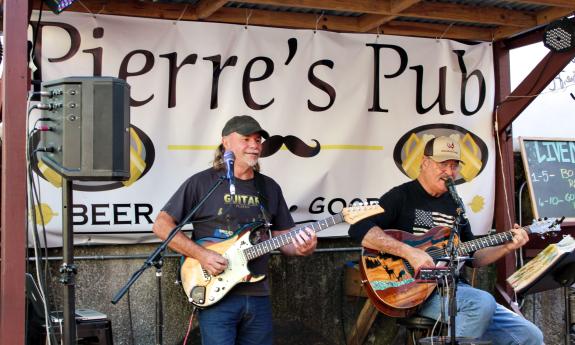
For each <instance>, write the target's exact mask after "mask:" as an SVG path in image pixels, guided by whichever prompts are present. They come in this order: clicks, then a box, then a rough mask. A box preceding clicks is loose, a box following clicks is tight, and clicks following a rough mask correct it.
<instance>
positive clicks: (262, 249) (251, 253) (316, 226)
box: [244, 213, 343, 260]
mask: <svg viewBox="0 0 575 345" xmlns="http://www.w3.org/2000/svg"><path fill="white" fill-rule="evenodd" d="M341 222H343V216H342V214H341V213H338V214H336V215H334V216H331V217H328V218H326V219H323V220H320V221H317V222H315V223H312V224H308V225H306V226H302V227H300V228H297V229H294V230H292V231H290V232H286V233H285V234H282V235H280V236H276V237H273V238H271V239H269V240H267V241H263V242H260V243H258V244H256V245H254V246H252V247H250V248H246V249H244V255H245V256H246V259H248V260H252V259H255V258H257V257H259V256H262V255H264V254H267V253H269V252H271V251H272V250H275V249H278V248H280V247H283V246H285V245H287V244H290V243H292V239H294V238H295V237H296V234H297V233H298V232H300V231H302V230H303V229H305V228H306V227H309V228H311V229H313V230H314V231H315V232H320V231H322V230H324V229H327V228H329V227H330V226H333V225H336V224H339V223H341Z"/></svg>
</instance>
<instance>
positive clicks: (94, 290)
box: [50, 239, 564, 345]
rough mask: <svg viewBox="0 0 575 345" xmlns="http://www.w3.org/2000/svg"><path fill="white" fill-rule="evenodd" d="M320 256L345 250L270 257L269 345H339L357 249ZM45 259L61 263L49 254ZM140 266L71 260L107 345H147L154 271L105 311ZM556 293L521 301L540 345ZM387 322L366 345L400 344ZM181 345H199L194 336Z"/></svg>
mask: <svg viewBox="0 0 575 345" xmlns="http://www.w3.org/2000/svg"><path fill="white" fill-rule="evenodd" d="M320 247H321V248H324V249H325V248H328V247H331V248H348V249H347V250H343V251H341V250H339V251H331V252H330V251H328V252H318V253H316V254H314V255H313V256H311V257H306V258H291V257H284V256H281V255H274V256H273V257H272V260H271V266H272V272H273V273H272V274H271V276H270V279H271V284H272V291H273V311H274V315H275V323H274V324H275V332H276V344H279V345H282V344H291V345H297V344H318V345H319V344H345V341H344V339H345V338H346V335H347V334H349V333H350V332H351V330H352V327H353V325H354V322H355V320H356V317H357V315H358V313H359V311H360V310H361V308H362V307H363V304H364V301H365V300H364V299H363V298H361V297H355V296H346V295H345V293H344V288H343V285H344V274H343V273H344V265H345V263H346V262H348V261H350V260H357V259H358V257H359V251H357V250H354V248H357V246H356V245H355V244H354V243H351V242H350V241H349V240H348V239H322V240H321V241H320ZM154 248H155V245H129V246H127V245H123V246H119V245H118V246H92V247H77V248H76V250H75V255H76V257H81V256H109V255H137V254H145V255H147V254H149V253H150V252H152V251H153V249H154ZM50 254H51V255H54V256H59V255H61V250H59V249H58V250H52V251H51V252H50ZM143 262H144V259H143V258H140V259H113V260H103V259H98V260H80V259H77V260H76V264H77V266H78V274H77V277H76V278H77V279H76V280H77V285H76V308H88V309H94V310H97V311H100V312H102V313H105V314H106V315H108V317H109V319H110V320H111V321H112V328H113V335H114V344H116V345H132V344H137V345H147V344H150V345H151V344H154V340H155V329H154V324H155V304H156V299H157V289H156V278H155V269H154V268H153V267H152V268H150V269H148V270H147V271H146V272H145V273H144V274H143V275H142V276H141V277H140V279H139V280H138V281H137V282H136V283H135V284H134V285H133V286H132V288H131V289H130V292H129V294H127V295H125V296H124V297H123V298H122V299H121V300H120V302H119V303H118V304H116V305H113V304H111V303H110V301H111V299H112V298H113V297H114V296H115V295H116V293H117V292H118V291H119V290H120V288H121V287H122V286H123V285H124V284H125V283H126V282H127V281H128V279H129V278H130V276H131V275H132V273H133V272H135V271H136V270H137V269H138V268H140V267H141V266H142V264H143ZM60 264H61V262H60V261H51V263H50V271H51V283H50V303H51V305H52V306H53V308H54V309H61V308H62V290H63V287H62V285H61V284H60V283H59V282H58V278H59V273H58V268H59V266H60ZM176 276H177V259H176V258H173V257H171V258H167V259H166V262H165V264H164V268H163V277H162V293H163V300H164V304H163V305H164V315H165V316H164V323H165V329H164V342H163V343H164V344H181V342H182V340H183V338H184V336H185V332H186V329H187V327H188V321H189V317H190V313H191V310H192V308H191V305H190V304H189V303H188V302H187V298H186V296H185V295H184V293H183V291H182V289H181V287H180V286H179V285H177V284H175V280H176ZM494 277H495V274H494V268H492V267H491V268H484V269H481V270H480V271H479V273H478V275H477V276H476V285H477V286H479V287H481V288H484V289H487V290H489V289H491V288H492V286H493V283H494ZM562 296H563V295H562V293H560V291H559V290H555V291H550V292H546V293H542V294H537V295H535V297H533V298H530V299H528V300H527V301H526V304H525V310H526V313H525V315H526V317H527V318H529V319H532V320H534V321H535V323H536V324H538V325H539V326H541V327H542V329H543V330H544V333H545V337H546V343H547V344H562V343H563V339H564V332H563V329H564V322H563V321H562V320H563V316H564V299H563V297H562ZM396 333H398V329H397V327H396V326H395V320H394V319H392V318H388V317H385V316H384V315H382V314H379V315H378V316H377V319H376V321H375V324H374V326H373V327H372V328H371V330H370V333H369V334H368V337H367V340H366V343H367V344H382V345H387V344H401V343H403V338H400V337H401V334H402V333H401V332H400V335H399V336H398V337H399V338H398V339H395V342H394V338H395V337H396ZM188 344H200V341H199V338H198V332H197V330H194V331H193V332H192V335H191V340H190V341H189V342H188Z"/></svg>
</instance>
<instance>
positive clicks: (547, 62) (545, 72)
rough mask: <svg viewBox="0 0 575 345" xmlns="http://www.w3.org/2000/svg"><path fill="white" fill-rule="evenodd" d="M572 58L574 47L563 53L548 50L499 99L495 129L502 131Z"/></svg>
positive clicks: (574, 54) (574, 55)
mask: <svg viewBox="0 0 575 345" xmlns="http://www.w3.org/2000/svg"><path fill="white" fill-rule="evenodd" d="M573 58H575V48H572V49H571V50H569V51H567V52H564V53H554V52H549V53H548V54H547V55H546V56H545V57H544V58H543V59H542V60H541V61H540V62H539V64H537V66H535V68H534V69H533V70H532V71H531V73H529V75H527V77H525V79H524V80H523V81H522V82H521V83H520V84H519V85H518V86H517V87H516V88H515V90H513V92H512V93H511V94H510V95H509V96H508V97H506V98H503V99H502V100H501V101H500V103H499V106H498V108H499V109H498V117H499V119H498V128H497V130H498V131H499V132H500V133H503V132H504V131H505V130H506V129H507V128H508V127H509V126H510V125H511V123H512V122H513V120H515V119H516V118H517V116H519V114H521V112H523V110H525V108H527V106H529V104H531V102H533V100H534V99H535V98H536V97H537V95H538V94H539V93H541V91H543V90H544V89H545V87H547V85H549V83H550V82H551V81H552V80H553V79H554V78H555V77H556V76H557V75H558V74H559V73H560V72H561V71H562V70H563V69H564V68H565V66H567V65H568V64H569V63H570V62H571V60H572V59H573Z"/></svg>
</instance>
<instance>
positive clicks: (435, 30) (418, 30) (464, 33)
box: [371, 21, 492, 42]
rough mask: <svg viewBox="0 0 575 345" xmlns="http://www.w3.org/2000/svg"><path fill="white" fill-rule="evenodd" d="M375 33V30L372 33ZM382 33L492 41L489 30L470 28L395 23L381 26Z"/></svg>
mask: <svg viewBox="0 0 575 345" xmlns="http://www.w3.org/2000/svg"><path fill="white" fill-rule="evenodd" d="M371 32H372V33H373V32H374V31H373V30H372V31H371ZM380 33H381V34H386V35H402V36H415V37H429V38H449V39H458V40H470V41H486V42H488V41H491V38H492V33H491V30H489V29H483V28H476V27H470V26H457V25H452V26H449V25H444V24H430V23H414V22H399V21H393V22H390V23H387V24H385V25H382V26H380Z"/></svg>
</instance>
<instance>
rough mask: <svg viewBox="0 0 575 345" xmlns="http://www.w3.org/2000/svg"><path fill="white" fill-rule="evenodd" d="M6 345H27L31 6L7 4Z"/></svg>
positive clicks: (1, 315)
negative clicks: (29, 23) (27, 165)
mask: <svg viewBox="0 0 575 345" xmlns="http://www.w3.org/2000/svg"><path fill="white" fill-rule="evenodd" d="M3 3H4V4H3V5H4V15H3V17H4V42H5V44H4V65H5V66H4V77H3V80H2V83H3V85H2V93H3V94H2V97H3V102H4V104H3V119H2V120H3V127H4V128H3V129H4V133H3V138H2V191H1V193H2V194H1V199H0V203H1V214H0V215H1V217H2V220H1V228H0V232H1V234H0V236H1V237H0V241H1V242H0V246H1V247H0V250H1V257H2V262H1V263H0V271H1V275H0V277H1V278H0V279H1V281H0V344H15V345H18V344H24V339H25V334H24V326H25V308H24V306H25V288H24V273H25V272H26V261H25V258H26V257H25V254H26V252H25V250H26V243H25V240H26V226H25V225H26V163H25V147H26V136H25V133H26V128H25V127H26V114H27V109H26V99H27V90H28V84H29V81H28V64H27V63H26V61H27V59H28V52H27V50H28V47H27V41H28V40H27V28H28V1H4V2H3Z"/></svg>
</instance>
